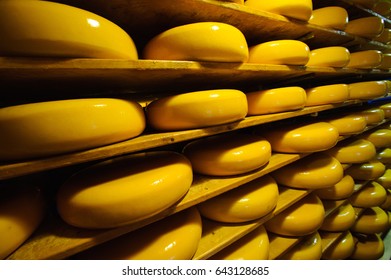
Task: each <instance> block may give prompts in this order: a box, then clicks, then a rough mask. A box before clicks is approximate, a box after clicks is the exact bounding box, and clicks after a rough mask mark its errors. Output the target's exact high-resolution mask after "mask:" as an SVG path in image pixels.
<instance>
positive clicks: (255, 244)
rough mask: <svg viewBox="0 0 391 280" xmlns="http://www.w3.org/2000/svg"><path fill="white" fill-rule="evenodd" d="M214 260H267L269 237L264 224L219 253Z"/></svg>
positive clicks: (214, 256) (213, 257)
mask: <svg viewBox="0 0 391 280" xmlns="http://www.w3.org/2000/svg"><path fill="white" fill-rule="evenodd" d="M210 259H212V260H267V259H269V237H268V234H267V231H266V229H265V227H264V226H262V225H261V226H259V227H258V228H256V229H255V230H253V231H252V232H250V233H248V234H246V235H245V236H243V237H242V238H240V239H239V240H237V241H235V242H234V243H232V244H231V245H229V246H228V247H226V248H224V249H223V250H221V251H220V252H218V253H217V254H215V255H213V256H212V257H211V258H210Z"/></svg>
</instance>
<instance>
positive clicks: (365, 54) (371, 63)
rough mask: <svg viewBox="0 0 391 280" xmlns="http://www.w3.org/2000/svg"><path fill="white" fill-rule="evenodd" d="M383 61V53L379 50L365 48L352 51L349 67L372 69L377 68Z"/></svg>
mask: <svg viewBox="0 0 391 280" xmlns="http://www.w3.org/2000/svg"><path fill="white" fill-rule="evenodd" d="M382 61H383V54H382V52H381V51H378V50H365V51H357V52H352V53H350V60H349V63H348V64H347V65H346V67H348V68H357V69H372V68H377V67H379V66H380V65H381V63H382Z"/></svg>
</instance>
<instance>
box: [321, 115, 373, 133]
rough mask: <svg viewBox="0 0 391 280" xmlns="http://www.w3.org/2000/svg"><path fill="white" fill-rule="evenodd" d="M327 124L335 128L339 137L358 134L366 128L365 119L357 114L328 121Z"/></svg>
mask: <svg viewBox="0 0 391 280" xmlns="http://www.w3.org/2000/svg"><path fill="white" fill-rule="evenodd" d="M327 122H328V123H329V124H331V125H333V126H335V127H336V128H337V130H338V133H339V135H352V134H358V133H361V132H363V131H364V130H365V128H366V127H367V121H366V119H365V118H364V117H363V116H360V115H358V114H349V115H344V116H339V117H336V118H332V119H328V120H327Z"/></svg>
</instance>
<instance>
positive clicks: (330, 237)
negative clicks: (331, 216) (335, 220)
mask: <svg viewBox="0 0 391 280" xmlns="http://www.w3.org/2000/svg"><path fill="white" fill-rule="evenodd" d="M319 234H320V237H321V238H322V252H326V251H327V249H328V248H330V246H331V245H333V244H334V243H335V242H337V241H338V240H339V238H341V236H342V234H343V232H327V231H319Z"/></svg>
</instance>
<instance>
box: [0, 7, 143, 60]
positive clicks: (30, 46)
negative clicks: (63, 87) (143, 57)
mask: <svg viewBox="0 0 391 280" xmlns="http://www.w3.org/2000/svg"><path fill="white" fill-rule="evenodd" d="M0 37H1V42H0V55H1V56H36V57H92V58H120V59H131V60H137V58H138V54H137V50H136V47H135V45H134V43H133V40H132V39H131V38H130V37H129V35H128V34H127V33H126V32H125V31H124V30H122V29H121V28H120V27H119V26H117V25H116V24H114V23H112V22H110V21H108V20H107V19H105V18H103V17H101V16H98V15H96V14H93V13H91V12H88V11H85V10H81V9H78V8H75V7H71V6H67V5H63V4H59V3H53V2H47V1H13V0H5V1H1V2H0Z"/></svg>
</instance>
